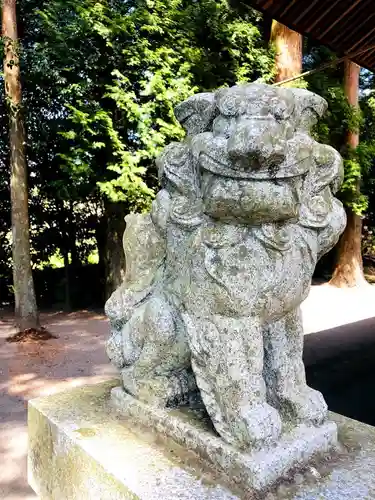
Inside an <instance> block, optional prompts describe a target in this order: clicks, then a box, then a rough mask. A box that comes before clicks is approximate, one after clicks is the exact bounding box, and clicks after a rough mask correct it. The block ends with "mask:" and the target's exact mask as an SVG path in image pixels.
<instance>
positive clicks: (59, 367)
mask: <svg viewBox="0 0 375 500" xmlns="http://www.w3.org/2000/svg"><path fill="white" fill-rule="evenodd" d="M303 316H304V325H305V331H306V334H307V335H306V341H305V346H307V348H306V347H305V349H306V352H305V358H306V360H307V361H308V364H309V365H314V363H315V362H316V361H317V360H318V361H319V363H320V365H319V366H323V368H322V370H323V371H321V370H320V371H319V373H318V374H316V371H315V372H314V371H312V372H311V373H312V375H311V378H312V379H313V380H314V381H317V384H318V383H319V380H321V379H324V380H326V379H327V376H326V375H324V377H322V376H321V375H319V374H321V373H324V369H325V368H324V366H325V367H327V366H329V363H330V359H331V358H332V357H335V358H336V359H337V356H338V353H340V352H342V353H343V354H342V357H346V352H348V351H353V350H355V348H356V346H357V344H358V343H361V344H362V345H364V346H365V349H366V351H368V347H367V346H369V345H370V344H371V345H373V346H374V352H375V287H370V286H369V287H368V288H365V289H364V290H337V289H333V288H331V287H329V286H315V287H313V289H312V291H311V293H310V296H309V298H308V299H307V301H306V302H305V303H304V304H303ZM42 324H43V325H44V326H45V327H47V328H48V330H49V331H50V332H51V333H52V334H54V335H57V336H58V338H57V339H51V340H49V341H47V342H44V343H20V344H14V343H7V342H5V339H6V337H7V336H8V335H10V334H11V333H14V330H13V326H12V318H11V316H10V315H9V314H8V315H7V314H3V315H1V311H0V463H1V467H0V499H1V500H31V499H34V500H35V499H36V496H35V495H34V493H33V492H32V491H31V489H30V488H29V486H28V485H27V475H26V454H27V425H26V419H27V401H28V400H29V399H31V398H35V397H38V396H42V395H46V394H51V393H54V392H58V391H61V390H64V389H67V388H69V387H73V386H78V385H83V384H86V383H95V382H99V381H102V380H105V379H108V378H111V377H112V376H113V375H114V374H115V371H114V370H113V369H112V368H111V366H110V364H109V363H108V360H107V358H106V355H105V352H104V343H105V340H106V338H107V335H108V324H107V321H106V319H105V318H104V316H102V315H100V314H95V313H90V312H79V313H72V314H62V313H47V314H43V315H42ZM317 332H318V333H317ZM372 359H373V358H372ZM369 362H371V368H369V370H371V373H372V372H373V368H372V366H373V363H372V361H371V360H370V361H369ZM340 363H342V361H339V362H338V364H336V365H335V366H338V367H339V368H338V370H339V371H340V370H341V368H340V367H341V364H340ZM322 364H323V365H322ZM310 371H311V370H310ZM369 373H370V371H369ZM324 380H323V381H324ZM372 383H373V382H371V384H372ZM338 384H339V385H340V384H341V382H340V381H338ZM341 385H342V384H341ZM372 387H373V386H372ZM357 392H358V391H357V389H356V387H353V393H357ZM343 396H344V398H345V394H344V395H343ZM340 404H341V403H340ZM337 408H338V410H336V408H333V409H334V410H335V411H339V410H340V406H337ZM61 500H64V499H61ZM66 500H69V499H66Z"/></svg>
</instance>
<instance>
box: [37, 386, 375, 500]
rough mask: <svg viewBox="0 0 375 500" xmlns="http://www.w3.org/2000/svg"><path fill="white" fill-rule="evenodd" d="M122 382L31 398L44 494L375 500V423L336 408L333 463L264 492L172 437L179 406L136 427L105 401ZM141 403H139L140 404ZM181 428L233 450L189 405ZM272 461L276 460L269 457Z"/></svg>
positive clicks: (117, 498) (88, 499) (81, 498)
mask: <svg viewBox="0 0 375 500" xmlns="http://www.w3.org/2000/svg"><path fill="white" fill-rule="evenodd" d="M118 383H119V381H118V380H115V381H111V382H108V383H101V384H97V385H95V386H86V387H81V388H77V389H73V390H69V391H67V392H63V393H60V394H55V395H52V396H48V397H44V398H39V399H37V400H33V401H31V402H30V403H29V482H30V484H31V486H32V487H33V488H34V490H35V492H36V493H37V494H38V497H39V498H40V500H92V499H98V500H124V499H141V500H161V499H162V500H177V499H181V500H182V499H184V500H190V499H194V500H201V499H202V500H203V499H207V500H208V499H212V500H213V499H215V500H216V499H217V500H236V499H237V500H240V499H241V500H245V499H246V500H253V499H254V500H258V499H260V498H267V499H270V500H272V499H273V500H281V499H289V500H316V499H320V498H321V499H324V500H331V499H332V500H345V499H347V500H349V499H350V500H353V499H372V498H375V475H374V470H375V429H374V428H373V427H370V426H367V425H365V424H362V423H360V422H356V421H354V420H351V419H348V418H345V417H341V416H339V415H335V414H330V418H331V420H332V421H334V422H336V423H337V425H338V429H339V434H340V441H341V443H342V447H341V451H340V452H337V453H336V454H333V455H332V456H331V457H330V459H329V460H327V459H324V458H322V459H317V460H315V461H314V462H312V463H310V464H309V465H308V466H307V467H302V468H301V469H297V470H293V471H291V472H289V473H288V475H287V477H286V478H285V479H281V480H280V481H279V482H278V483H277V484H276V485H275V486H274V487H273V488H272V489H270V490H269V491H264V492H263V493H262V494H261V495H258V494H257V493H256V492H251V490H249V489H248V488H247V487H246V481H248V478H247V477H239V472H240V471H238V470H236V471H233V476H234V477H232V478H228V477H227V475H225V474H223V473H222V469H223V468H222V467H219V468H218V469H219V470H217V471H215V469H214V468H213V467H212V466H210V464H209V463H208V462H207V461H206V460H202V459H200V458H199V457H197V456H196V455H195V454H194V453H192V452H191V451H190V450H187V449H186V448H185V447H183V446H178V444H175V443H174V442H173V441H172V440H171V439H168V438H167V437H166V434H165V432H167V431H168V429H167V427H166V424H167V423H168V421H169V422H171V423H173V422H175V419H176V417H177V416H178V415H181V414H183V412H182V410H178V411H176V410H173V409H169V410H165V409H159V408H156V407H151V406H149V407H148V409H147V411H148V412H149V413H148V414H149V415H150V414H152V415H154V417H153V422H155V419H156V418H159V417H158V415H165V413H167V414H168V417H167V418H166V419H165V417H164V416H162V418H161V419H159V426H158V428H157V429H156V430H154V431H150V430H149V429H150V427H149V426H147V428H146V427H137V425H136V423H135V421H136V420H137V417H135V418H133V420H131V419H127V418H124V417H122V416H121V415H120V414H119V413H117V412H114V411H113V409H111V407H110V406H109V404H108V403H109V398H110V392H111V389H112V388H113V387H114V386H116V385H118ZM128 397H129V396H128ZM141 406H143V405H142V403H140V402H139V401H138V402H135V405H134V407H133V408H134V409H136V408H137V407H139V408H140V407H141ZM150 408H151V410H150ZM132 411H133V410H132ZM143 411H144V410H142V412H141V415H142V416H143V417H142V418H144V413H143ZM150 412H151V413H150ZM159 412H161V413H159ZM139 423H140V422H139V421H138V424H139ZM178 425H179V426H180V425H185V426H186V429H189V428H190V429H191V428H193V429H194V427H195V428H196V429H197V426H198V427H199V426H200V430H199V431H198V434H199V433H201V436H203V435H206V434H207V433H208V434H210V436H211V437H210V439H208V440H207V441H206V446H207V450H209V453H210V454H212V453H214V452H215V453H216V452H218V453H219V450H220V449H222V450H224V449H225V450H228V448H229V449H230V448H231V447H230V446H229V445H227V444H225V443H224V442H223V441H222V440H221V439H219V438H218V437H217V435H216V434H215V433H214V431H213V430H212V427H211V431H210V430H209V425H208V422H207V420H204V419H203V420H195V419H192V418H191V416H190V414H189V412H188V413H187V414H185V416H184V420H183V423H182V424H181V423H179V424H178ZM207 425H208V427H207ZM175 429H176V428H175ZM181 429H182V428H181ZM169 432H170V431H168V433H169ZM194 432H197V431H193V434H191V435H190V436H189V435H188V434H187V432H185V430H184V431H183V432H182V433H181V437H182V438H183V439H186V443H189V441H190V442H191V441H192V440H193V439H194V435H195V434H194ZM189 446H191V445H190V444H189ZM232 450H233V448H232ZM226 453H228V451H222V452H221V457H222V458H221V460H226V459H227V458H228V456H229V455H226ZM231 453H232V454H233V457H232V459H233V460H237V462H238V461H239V460H240V457H241V453H238V456H237V457H235V455H234V453H235V450H234V451H232V452H231ZM285 453H286V452H285ZM225 457H227V458H225ZM265 459H266V460H267V461H268V460H271V459H270V457H269V455H267V456H266V457H265ZM233 463H234V462H233ZM223 465H225V463H223ZM261 467H262V464H261V462H259V468H260V469H261ZM234 479H236V481H237V482H235V481H234ZM243 480H245V481H244V482H242V481H243Z"/></svg>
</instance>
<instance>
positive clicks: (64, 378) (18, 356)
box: [0, 312, 115, 500]
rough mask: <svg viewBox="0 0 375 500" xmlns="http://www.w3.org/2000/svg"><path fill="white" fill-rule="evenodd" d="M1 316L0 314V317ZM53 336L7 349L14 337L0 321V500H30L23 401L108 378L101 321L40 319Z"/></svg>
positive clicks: (83, 316)
mask: <svg viewBox="0 0 375 500" xmlns="http://www.w3.org/2000/svg"><path fill="white" fill-rule="evenodd" d="M0 314H1V313H0ZM41 320H42V324H43V325H44V326H45V327H47V328H48V330H49V331H50V332H51V333H53V334H55V335H57V336H58V338H57V339H52V340H49V341H48V342H44V343H19V344H14V343H7V342H5V339H6V337H7V336H8V335H10V334H11V333H14V329H13V326H12V318H11V316H10V315H9V314H3V316H2V317H1V316H0V463H1V467H0V499H1V500H31V499H35V498H36V496H35V495H34V493H33V492H32V490H31V489H30V488H29V486H28V484H27V476H26V453H27V427H26V419H27V401H28V400H29V399H31V398H35V397H38V396H42V395H45V394H52V393H54V392H58V391H61V390H64V389H67V388H69V387H75V386H78V385H84V384H87V383H95V382H99V381H102V380H105V379H108V378H110V377H112V376H113V374H114V373H115V371H114V370H113V369H112V367H111V366H110V364H109V363H108V360H107V357H106V355H105V352H104V342H105V340H106V338H107V336H108V325H107V321H106V319H105V318H104V316H102V315H100V314H94V313H89V312H79V313H72V314H62V313H49V314H42V316H41ZM61 500H64V499H61Z"/></svg>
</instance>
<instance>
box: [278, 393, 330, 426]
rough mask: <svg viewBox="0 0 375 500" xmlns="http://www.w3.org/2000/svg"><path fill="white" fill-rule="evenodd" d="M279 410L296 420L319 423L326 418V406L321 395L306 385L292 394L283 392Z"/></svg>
mask: <svg viewBox="0 0 375 500" xmlns="http://www.w3.org/2000/svg"><path fill="white" fill-rule="evenodd" d="M280 406H281V412H282V413H283V414H284V415H285V416H286V417H287V418H292V419H295V420H296V421H298V422H303V423H313V424H315V425H320V424H322V423H323V422H324V420H326V418H327V413H328V407H327V403H326V402H325V400H324V397H323V395H322V394H321V393H320V392H319V391H316V390H315V389H311V388H310V387H308V386H306V387H305V388H304V389H302V390H300V391H299V392H297V391H296V392H295V393H293V394H291V393H289V394H285V393H284V394H283V395H282V396H281V397H280Z"/></svg>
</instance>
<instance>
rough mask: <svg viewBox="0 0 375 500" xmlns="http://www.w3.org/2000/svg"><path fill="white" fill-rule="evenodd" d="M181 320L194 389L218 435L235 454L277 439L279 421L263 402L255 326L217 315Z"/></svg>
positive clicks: (260, 350)
mask: <svg viewBox="0 0 375 500" xmlns="http://www.w3.org/2000/svg"><path fill="white" fill-rule="evenodd" d="M184 320H185V323H186V327H187V328H186V329H187V333H188V339H189V345H190V349H191V352H192V367H193V370H194V373H195V377H196V380H197V385H198V387H199V389H200V391H201V396H202V399H203V402H204V404H205V406H206V409H207V412H208V414H209V415H210V417H211V420H212V422H213V424H214V426H215V428H216V430H217V431H218V433H219V434H220V435H221V436H222V437H223V439H225V440H226V441H227V442H229V443H230V444H233V445H235V446H237V447H239V448H241V449H248V448H257V447H261V446H262V445H264V444H270V443H272V442H274V441H275V440H277V438H278V437H279V435H280V432H281V419H280V416H279V414H278V411H277V410H275V408H272V406H270V405H269V404H268V403H267V401H266V389H265V384H264V380H263V374H262V371H263V339H262V330H261V328H260V327H259V325H258V323H257V321H256V320H255V319H253V318H229V317H224V316H218V315H215V316H212V317H210V318H209V319H206V318H204V319H202V318H196V317H193V316H190V315H189V316H188V315H184Z"/></svg>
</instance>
